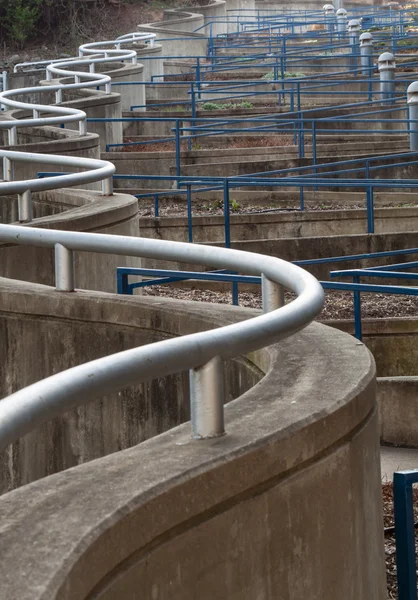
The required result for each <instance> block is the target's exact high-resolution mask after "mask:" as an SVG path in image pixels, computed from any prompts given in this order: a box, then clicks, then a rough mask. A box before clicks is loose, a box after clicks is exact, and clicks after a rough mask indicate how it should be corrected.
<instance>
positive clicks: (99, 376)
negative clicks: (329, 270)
mask: <svg viewBox="0 0 418 600" xmlns="http://www.w3.org/2000/svg"><path fill="white" fill-rule="evenodd" d="M0 241H1V242H9V243H14V244H25V245H28V244H29V245H33V246H39V247H44V248H55V251H56V273H57V280H58V279H60V277H69V278H70V279H71V278H72V274H69V273H68V272H66V269H68V264H69V262H71V263H72V254H71V256H70V259H71V260H70V261H68V260H66V259H67V258H68V256H66V257H65V264H64V265H60V261H61V260H62V257H63V252H62V251H63V250H65V251H66V252H70V253H72V251H85V252H99V253H100V252H103V253H111V254H117V255H123V256H140V257H144V258H154V259H165V260H170V261H179V262H186V263H193V264H199V265H205V266H211V267H218V268H225V269H231V270H235V271H239V272H244V273H248V274H252V275H260V274H261V275H262V277H263V282H264V284H267V285H264V287H263V291H266V290H267V293H268V292H269V291H270V292H271V287H272V286H278V285H279V286H283V287H285V288H286V289H290V290H292V291H293V292H295V293H296V294H297V298H296V299H295V300H293V301H292V302H290V303H289V304H287V305H285V306H282V307H280V308H278V309H277V310H272V311H271V312H268V313H267V314H264V315H261V316H257V317H255V318H252V319H249V320H248V321H244V322H240V323H236V324H233V325H227V326H225V327H220V328H217V329H213V330H209V331H205V332H201V333H195V334H192V335H186V336H183V337H181V338H176V339H171V340H164V341H161V342H157V343H154V344H149V345H146V346H141V347H139V348H134V349H131V350H126V351H124V352H119V353H117V354H113V355H111V356H107V357H104V358H100V359H98V360H94V361H92V362H89V363H86V364H83V365H80V366H77V367H73V368H72V369H69V370H67V371H63V372H61V373H58V374H56V375H53V376H51V377H48V378H47V379H44V380H42V381H39V382H38V383H35V384H33V385H30V386H29V387H27V388H24V389H22V390H20V391H18V392H16V393H14V394H12V395H11V396H9V397H7V398H5V399H3V400H1V401H0V450H2V449H4V448H5V447H6V446H7V445H8V444H10V443H11V442H13V441H15V440H16V439H18V438H19V437H21V436H22V435H24V434H26V433H28V432H29V431H31V430H33V429H34V428H36V427H38V426H39V425H41V424H42V423H44V422H46V421H48V420H50V419H52V418H54V417H56V416H58V415H60V414H62V413H64V412H66V411H68V410H70V409H71V408H74V407H76V406H79V405H82V404H86V403H88V402H90V401H92V400H94V399H96V398H99V397H101V396H104V395H107V394H109V393H113V392H116V391H119V390H121V389H123V388H125V387H127V386H129V385H135V384H138V383H140V382H142V381H146V380H151V379H154V378H156V377H162V376H166V375H169V374H172V373H176V372H179V371H184V370H186V369H191V412H192V426H193V434H194V437H196V438H204V437H213V436H216V435H221V434H222V433H223V432H224V431H223V402H224V397H223V392H222V379H223V373H222V371H221V360H222V359H226V358H233V357H236V356H238V355H243V354H247V353H248V352H251V351H254V350H257V349H259V348H262V347H265V346H268V345H270V344H272V343H275V342H277V341H279V340H281V339H284V338H286V337H288V336H290V335H292V334H293V333H295V332H297V331H299V330H300V329H302V328H303V327H305V326H306V325H308V324H309V323H310V322H311V321H312V320H313V319H314V318H315V317H316V316H317V315H318V313H319V312H320V310H321V308H322V306H323V301H324V292H323V289H322V286H321V285H320V284H319V282H318V281H317V280H316V279H315V278H314V277H313V275H311V274H310V273H308V272H307V271H304V270H303V269H301V268H300V267H297V266H295V265H293V264H291V263H288V262H285V261H283V260H281V259H279V258H274V257H270V256H263V255H261V254H256V253H251V252H243V251H240V250H231V249H226V248H216V247H212V246H203V245H195V244H186V243H182V242H169V241H161V240H153V239H145V238H131V237H124V236H116V235H105V234H97V233H96V234H93V233H79V232H68V231H56V230H49V229H37V228H36V229H32V228H28V227H22V226H15V225H0ZM64 256H65V255H64ZM61 268H62V269H63V271H61V270H60V269H61ZM270 308H271V307H270ZM202 365H204V367H203V368H202ZM205 366H206V368H205Z"/></svg>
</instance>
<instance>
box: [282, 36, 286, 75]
mask: <svg viewBox="0 0 418 600" xmlns="http://www.w3.org/2000/svg"><path fill="white" fill-rule="evenodd" d="M282 56H283V70H284V71H286V69H287V64H286V37H285V36H283V38H282Z"/></svg>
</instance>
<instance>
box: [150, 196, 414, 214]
mask: <svg viewBox="0 0 418 600" xmlns="http://www.w3.org/2000/svg"><path fill="white" fill-rule="evenodd" d="M139 201H140V210H139V216H140V217H153V216H154V205H152V206H151V205H150V203H149V200H148V199H147V206H146V207H145V206H143V207H142V208H141V199H139ZM167 201H168V202H169V200H168V197H167ZM305 204H306V209H307V210H309V211H327V210H357V209H363V210H366V200H364V202H356V203H341V202H338V203H332V204H331V203H329V202H322V203H320V204H311V203H309V202H307V203H305ZM394 206H396V208H412V207H416V206H418V202H417V203H411V202H405V203H395V202H394V203H390V202H385V203H379V205H378V206H377V208H394ZM192 211H193V216H195V217H201V216H205V215H209V216H214V217H215V216H222V215H223V214H224V211H223V202H222V200H206V201H200V200H194V201H193V206H192ZM274 212H300V211H299V209H298V208H294V207H290V208H283V207H278V206H277V205H272V204H270V205H268V204H262V203H259V204H257V203H252V204H251V205H248V204H247V203H243V204H242V205H241V204H240V203H239V201H238V200H237V201H235V200H234V199H233V197H232V200H231V201H230V213H231V215H246V214H256V213H258V214H263V213H274ZM159 216H160V217H187V206H186V202H184V203H182V204H180V203H175V202H169V203H167V202H166V201H164V199H162V198H160V206H159Z"/></svg>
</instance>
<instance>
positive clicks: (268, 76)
mask: <svg viewBox="0 0 418 600" xmlns="http://www.w3.org/2000/svg"><path fill="white" fill-rule="evenodd" d="M284 77H285V79H290V78H291V77H294V78H300V77H306V75H305V73H290V72H289V71H285V73H284ZM263 79H266V80H267V81H272V80H273V79H274V72H273V71H269V72H268V73H266V74H265V75H263ZM279 79H280V73H279Z"/></svg>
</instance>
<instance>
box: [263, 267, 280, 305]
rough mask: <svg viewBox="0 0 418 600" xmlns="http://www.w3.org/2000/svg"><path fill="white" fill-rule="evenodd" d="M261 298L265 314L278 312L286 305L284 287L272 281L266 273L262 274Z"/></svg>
mask: <svg viewBox="0 0 418 600" xmlns="http://www.w3.org/2000/svg"><path fill="white" fill-rule="evenodd" d="M261 298H262V306H263V313H268V312H271V311H272V310H276V309H277V308H280V307H282V306H284V304H285V301H284V288H283V286H282V285H280V284H279V283H276V282H274V281H271V279H269V278H268V277H267V276H266V275H265V274H264V273H262V274H261Z"/></svg>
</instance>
